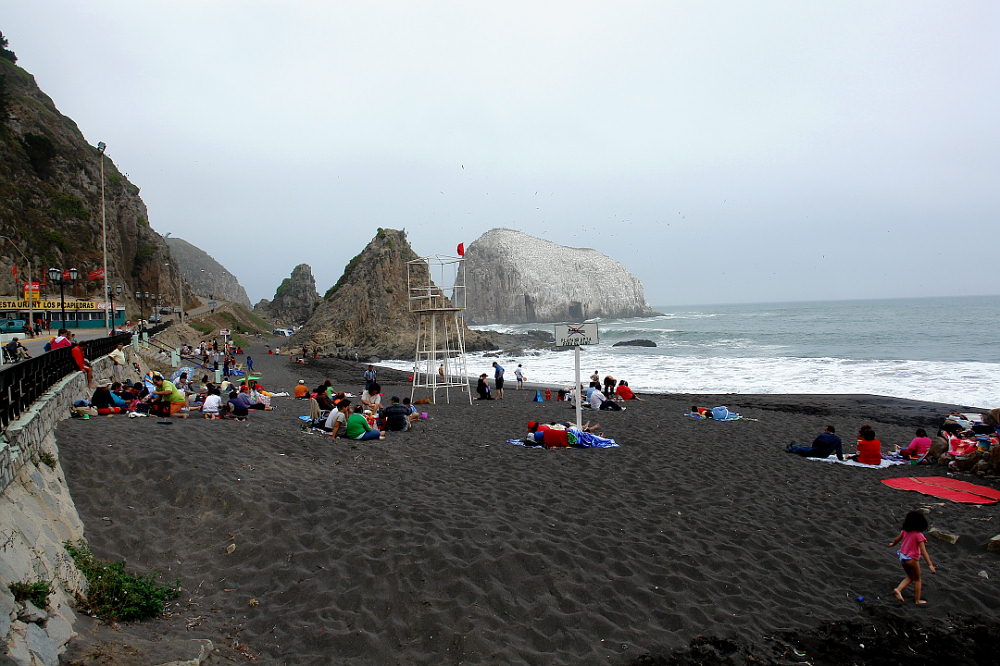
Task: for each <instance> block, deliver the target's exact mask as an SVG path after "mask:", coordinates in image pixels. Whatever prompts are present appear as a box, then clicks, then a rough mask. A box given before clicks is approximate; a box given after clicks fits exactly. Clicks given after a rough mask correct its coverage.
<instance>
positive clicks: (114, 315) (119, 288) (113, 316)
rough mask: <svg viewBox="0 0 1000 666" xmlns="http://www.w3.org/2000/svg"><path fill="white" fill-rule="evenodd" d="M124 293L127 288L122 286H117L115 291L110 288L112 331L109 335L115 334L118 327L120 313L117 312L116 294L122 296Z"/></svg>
mask: <svg viewBox="0 0 1000 666" xmlns="http://www.w3.org/2000/svg"><path fill="white" fill-rule="evenodd" d="M123 291H125V288H124V287H123V286H121V285H120V284H116V285H115V286H114V288H113V289H112V288H111V287H108V299H109V300H110V301H111V330H110V331H109V333H114V332H115V326H116V325H117V321H116V320H117V318H118V317H117V315H118V313H117V312H115V294H118V295H119V296H121V293H122V292H123Z"/></svg>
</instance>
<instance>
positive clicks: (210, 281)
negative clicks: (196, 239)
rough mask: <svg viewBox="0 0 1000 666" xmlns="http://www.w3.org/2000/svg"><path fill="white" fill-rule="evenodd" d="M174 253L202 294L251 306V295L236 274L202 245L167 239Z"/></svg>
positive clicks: (179, 264) (197, 292) (186, 278)
mask: <svg viewBox="0 0 1000 666" xmlns="http://www.w3.org/2000/svg"><path fill="white" fill-rule="evenodd" d="M165 240H166V241H167V246H168V247H169V248H170V253H171V254H172V255H173V256H174V260H176V261H177V264H178V266H180V269H181V273H182V274H183V275H184V279H185V280H187V281H188V283H189V284H190V285H191V289H193V290H194V293H196V294H198V295H199V296H205V297H209V298H215V299H217V300H223V301H231V302H233V303H238V304H239V305H242V306H244V307H245V308H248V309H249V307H250V298H249V297H248V296H247V292H246V290H245V289H243V285H241V284H240V282H239V280H237V279H236V276H235V275H233V274H232V273H230V272H229V271H227V270H226V268H225V267H224V266H223V265H222V264H220V263H219V262H217V261H216V260H215V259H213V258H212V257H211V256H209V255H208V253H206V252H205V251H204V250H202V249H201V248H198V247H195V246H194V245H192V244H191V243H188V242H187V241H186V240H183V239H181V238H166V239H165Z"/></svg>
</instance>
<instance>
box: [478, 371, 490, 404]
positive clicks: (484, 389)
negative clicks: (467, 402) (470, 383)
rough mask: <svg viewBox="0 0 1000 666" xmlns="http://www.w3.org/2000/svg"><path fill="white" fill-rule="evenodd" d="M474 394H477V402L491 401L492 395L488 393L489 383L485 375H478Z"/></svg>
mask: <svg viewBox="0 0 1000 666" xmlns="http://www.w3.org/2000/svg"><path fill="white" fill-rule="evenodd" d="M476 393H478V394H479V398H478V399H479V400H492V399H493V395H492V394H491V393H490V383H489V381H487V379H486V373H485V372H484V373H483V374H481V375H479V381H478V382H476Z"/></svg>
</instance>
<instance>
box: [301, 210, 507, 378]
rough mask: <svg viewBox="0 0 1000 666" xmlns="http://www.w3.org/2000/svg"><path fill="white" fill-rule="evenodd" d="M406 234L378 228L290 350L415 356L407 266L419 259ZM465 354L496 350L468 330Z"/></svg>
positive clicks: (364, 357)
mask: <svg viewBox="0 0 1000 666" xmlns="http://www.w3.org/2000/svg"><path fill="white" fill-rule="evenodd" d="M417 258H418V257H417V255H416V253H414V252H413V249H412V248H411V247H410V244H409V242H408V241H407V240H406V233H405V232H403V231H397V230H395V229H379V230H378V233H377V234H376V236H375V238H373V239H372V240H371V242H370V243H368V245H367V246H366V247H365V249H364V250H362V252H361V254H359V255H357V256H356V257H354V258H353V259H352V260H351V261H350V263H348V265H347V267H346V268H345V269H344V274H343V275H342V276H341V277H340V279H339V280H338V281H337V284H335V285H334V286H333V287H331V288H330V289H329V290H328V291H327V292H326V295H325V296H324V297H323V299H322V301H320V304H319V305H318V306H317V307H316V309H315V311H314V312H313V313H312V316H311V317H309V320H308V321H307V322H306V323H305V324H304V325H303V327H302V328H301V329H300V330H299V331H297V332H296V333H295V335H294V336H293V337H292V338H291V340H290V343H291V345H292V346H299V345H308V346H310V347H313V346H319V347H320V349H321V350H322V352H323V353H324V354H326V355H331V356H339V357H341V358H350V359H353V358H355V354H356V355H357V358H358V359H361V360H367V359H380V358H413V351H414V348H415V347H416V332H417V321H418V319H417V317H418V316H417V315H416V314H414V313H411V312H410V309H409V302H408V298H407V293H408V285H407V273H406V264H407V262H409V261H412V260H414V259H417ZM465 342H466V350H467V351H475V350H481V349H495V348H496V347H497V344H496V343H495V342H493V341H492V340H491V336H489V335H484V334H480V333H479V332H477V331H472V330H468V329H466V337H465Z"/></svg>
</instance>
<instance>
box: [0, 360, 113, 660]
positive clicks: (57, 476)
mask: <svg viewBox="0 0 1000 666" xmlns="http://www.w3.org/2000/svg"><path fill="white" fill-rule="evenodd" d="M91 365H92V367H93V368H94V377H95V379H96V380H98V381H100V380H101V379H105V378H108V377H110V374H111V365H112V363H111V360H110V359H108V358H107V357H104V358H100V359H97V360H95V361H92V363H91ZM90 394H91V390H90V389H88V388H87V379H86V377H85V375H84V374H83V373H81V372H74V373H72V374H69V375H67V376H66V377H64V378H63V379H62V380H61V381H59V382H58V383H57V384H56V385H55V386H53V387H52V388H51V389H50V390H49V391H47V392H46V393H45V394H43V395H42V396H41V397H40V398H39V399H38V400H37V401H35V403H34V404H33V405H32V406H31V408H30V409H29V410H27V411H25V412H24V413H23V414H22V415H21V417H20V418H19V419H17V420H16V421H14V422H13V423H11V424H10V426H9V427H8V428H7V431H6V433H4V435H3V436H2V437H0V484H2V485H0V487H2V488H3V493H2V495H0V641H2V643H0V644H3V645H4V647H5V648H6V654H7V657H8V658H9V659H10V660H12V661H13V662H14V663H16V664H46V665H47V664H57V663H58V661H59V654H61V653H62V652H63V650H65V647H66V644H67V643H68V642H69V640H70V639H71V638H72V637H73V636H74V635H75V634H74V632H73V625H74V623H75V621H76V614H75V613H74V611H73V609H72V605H73V602H74V599H75V597H76V595H77V594H78V593H81V592H83V591H85V590H86V581H85V579H84V578H83V576H82V575H81V574H80V572H79V571H78V570H77V569H76V567H75V566H74V565H73V562H72V560H71V559H70V557H69V555H68V554H67V553H66V551H65V549H64V548H63V542H65V541H77V540H79V539H82V538H83V523H82V522H81V520H80V516H79V515H78V514H77V511H76V505H75V504H73V498H72V497H71V496H70V492H69V488H68V487H67V485H66V478H65V476H64V475H63V471H62V466H61V465H60V463H59V447H58V445H57V444H56V439H55V429H56V426H57V425H58V424H59V422H60V421H62V420H63V419H65V418H67V417H69V414H70V408H71V407H72V405H73V402H74V401H75V400H79V399H81V398H89V397H90ZM38 581H46V582H49V583H50V584H51V586H52V594H50V595H49V597H48V606H47V607H46V608H41V609H39V608H36V607H35V606H33V605H32V604H31V602H16V601H15V600H14V596H13V595H12V594H11V592H10V589H9V587H8V586H9V585H10V584H11V583H17V582H22V583H34V582H38ZM2 654H3V653H0V662H4V658H3V656H2ZM5 663H6V662H5Z"/></svg>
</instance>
